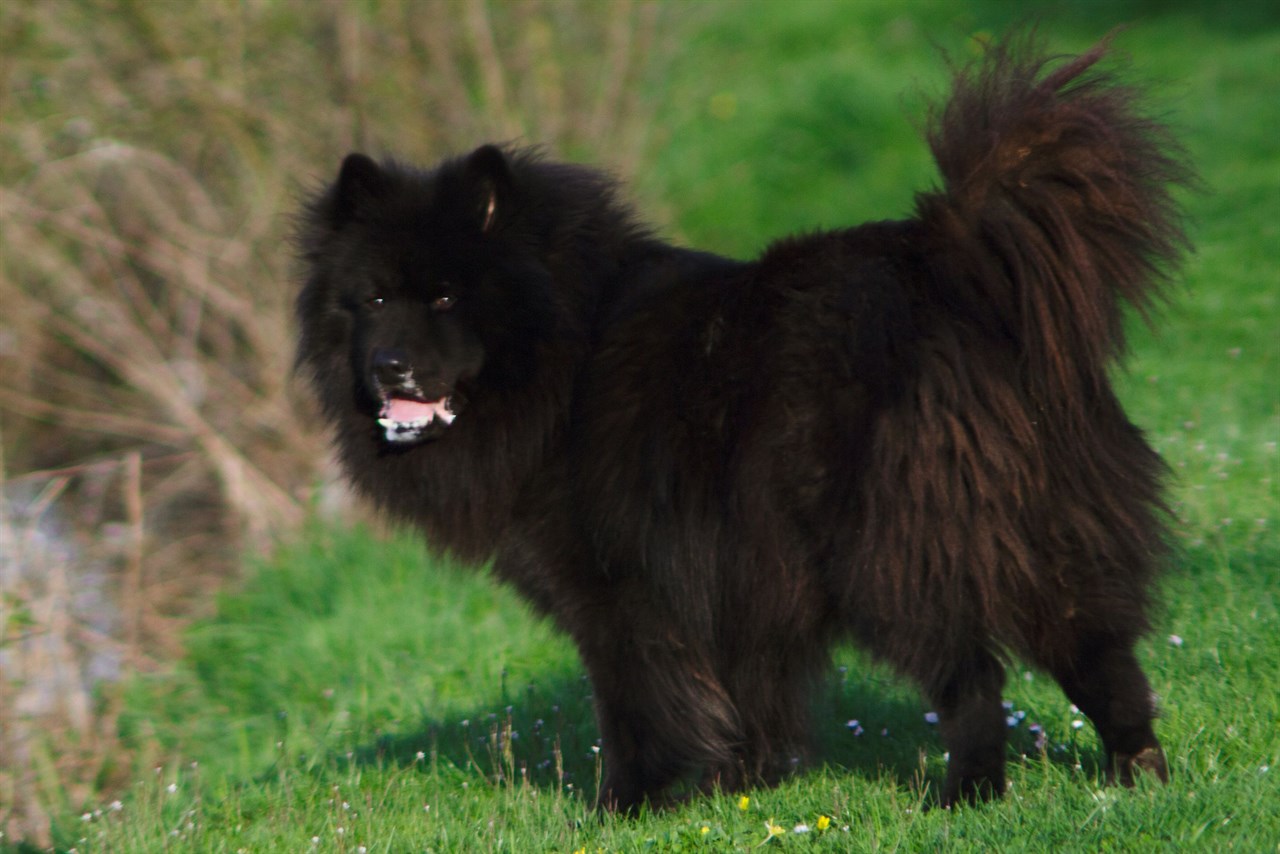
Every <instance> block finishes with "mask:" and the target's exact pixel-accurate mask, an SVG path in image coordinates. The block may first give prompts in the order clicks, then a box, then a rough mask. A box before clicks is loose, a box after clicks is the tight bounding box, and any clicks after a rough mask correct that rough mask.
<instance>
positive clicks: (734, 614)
mask: <svg viewBox="0 0 1280 854" xmlns="http://www.w3.org/2000/svg"><path fill="white" fill-rule="evenodd" d="M1104 53H1105V47H1104V46H1099V47H1097V48H1095V49H1093V50H1092V51H1090V52H1089V53H1087V54H1085V55H1083V56H1080V57H1077V58H1066V59H1060V60H1054V61H1050V60H1047V59H1045V58H1044V57H1043V56H1042V55H1041V54H1040V53H1039V52H1038V50H1037V49H1036V46H1035V45H1034V44H1033V43H1032V41H1031V40H1028V39H1022V40H1013V41H1010V42H1006V43H1002V44H997V45H995V46H992V47H990V48H989V49H988V50H987V51H986V55H985V58H984V59H983V60H981V61H980V62H978V63H976V64H975V65H974V66H972V67H969V68H964V69H960V70H958V71H957V72H956V74H955V80H954V87H953V92H952V95H951V98H950V100H949V101H948V102H947V103H946V105H945V106H944V107H943V108H942V109H941V110H940V111H938V112H937V113H936V114H934V115H933V116H932V117H931V122H930V130H929V134H928V137H929V143H930V145H931V147H932V149H933V153H934V156H935V158H936V159H937V162H938V166H939V168H940V170H941V174H942V179H943V186H942V188H941V189H940V190H937V191H934V192H928V193H924V194H921V195H920V196H919V197H918V198H917V202H916V210H915V216H914V217H913V218H911V219H907V220H903V221H896V222H877V223H872V224H867V225H863V226H860V227H857V228H852V229H847V230H837V231H830V232H824V233H819V234H812V235H808V236H802V237H793V238H789V239H785V240H782V241H779V242H778V243H776V244H774V245H773V246H771V247H769V248H768V250H767V251H766V252H765V253H764V255H763V256H762V257H761V258H760V259H759V260H757V261H752V262H745V263H744V262H737V261H731V260H727V259H723V258H719V257H716V256H713V255H709V254H703V253H698V252H693V251H689V250H685V249H680V248H676V247H672V246H670V245H667V244H666V243H663V242H661V241H660V240H658V239H657V238H656V237H654V236H653V235H652V234H651V233H650V232H649V231H648V230H647V229H646V228H645V227H643V226H642V225H640V224H639V223H638V222H637V221H636V219H635V218H634V217H633V215H632V213H631V212H630V211H629V210H628V209H627V208H626V207H625V206H624V205H623V204H622V203H621V202H619V201H618V199H617V197H616V194H615V190H614V187H613V185H612V184H611V182H610V181H609V180H608V179H607V178H606V177H605V176H603V175H602V174H600V173H599V172H596V171H593V170H591V169H587V168H584V167H580V166H572V165H564V164H558V163H552V162H547V161H546V160H544V159H542V158H540V157H539V156H538V155H536V154H534V153H531V152H530V151H526V150H513V149H500V148H497V147H493V146H485V147H482V148H480V149H478V150H476V151H475V152H474V153H472V154H471V155H469V156H467V157H464V158H460V159H456V160H450V161H447V162H445V163H442V164H440V165H438V166H436V167H435V168H433V169H429V170H418V169H414V168H410V167H407V166H404V165H402V164H399V163H394V162H384V163H381V164H378V163H375V162H374V161H372V160H370V159H369V158H367V157H364V156H362V155H358V154H353V155H350V156H349V157H348V158H347V159H346V160H345V161H344V163H343V166H342V170H341V173H340V175H339V177H338V179H337V181H336V182H335V183H334V184H332V185H331V186H330V187H328V188H327V189H325V190H324V191H323V192H322V193H320V194H318V195H317V197H316V198H314V199H313V200H312V201H311V202H310V203H309V205H308V206H307V208H306V209H305V211H304V215H303V217H302V226H301V228H300V233H299V241H300V245H301V253H302V257H303V260H304V265H305V284H304V286H303V289H302V292H301V295H300V296H299V298H298V318H299V321H300V324H301V342H300V348H299V361H300V365H301V366H302V367H303V369H304V371H305V373H306V374H307V375H308V376H309V377H310V379H311V380H312V383H313V386H314V389H315V391H316V393H317V395H318V397H319V400H320V402H321V404H322V407H323V413H324V416H325V418H326V419H327V420H328V421H329V423H330V424H331V425H332V427H333V428H334V431H335V435H336V440H337V446H338V449H339V451H340V455H341V459H342V462H343V464H344V466H345V469H346V472H347V473H348V474H349V476H350V477H351V479H352V480H353V481H354V483H355V484H356V486H357V487H358V488H359V489H360V490H361V491H362V492H363V493H365V494H366V495H368V496H370V497H371V498H372V499H373V500H374V501H375V502H376V503H377V504H378V505H379V506H380V507H382V508H385V510H387V511H388V512H390V513H391V514H393V515H394V516H395V517H397V518H399V519H401V520H404V521H406V522H409V523H412V524H414V525H417V526H419V527H420V528H421V529H422V530H423V531H424V533H425V535H426V537H427V539H428V541H429V542H430V544H431V545H433V546H435V547H437V548H440V549H443V550H447V551H450V552H452V553H454V554H456V555H457V556H459V557H460V558H462V559H464V560H466V561H471V562H482V561H485V560H488V559H490V558H492V559H493V561H494V564H493V565H494V571H495V572H496V573H497V575H498V576H499V577H501V578H502V579H505V580H506V581H508V582H510V583H511V584H513V585H515V586H516V587H517V588H518V589H519V590H520V591H521V592H522V593H523V594H524V595H525V596H526V597H527V598H528V599H529V600H530V601H531V602H532V603H533V604H534V605H535V606H536V607H537V608H538V609H539V610H540V611H542V612H543V613H545V614H548V615H550V616H551V617H552V618H554V619H555V621H556V622H557V623H558V624H559V625H560V626H561V627H562V628H563V629H564V630H565V631H566V632H568V633H569V634H570V635H572V637H573V638H574V640H575V641H576V642H577V645H578V648H579V650H580V651H581V654H582V659H583V661H584V662H585V664H586V667H587V669H588V670H589V672H590V675H591V678H592V680H593V683H594V691H595V698H596V704H597V714H598V718H599V724H600V729H601V732H602V735H603V737H604V745H605V757H606V777H605V781H604V786H603V790H604V794H603V798H604V804H605V805H606V806H610V807H614V808H622V809H629V808H633V807H634V806H635V805H637V804H638V803H640V802H642V801H643V800H644V799H646V798H656V797H657V796H658V795H660V794H661V793H662V792H663V790H664V789H665V788H666V787H668V786H669V785H671V784H672V783H674V782H676V781H679V780H690V779H692V780H696V781H698V782H700V784H701V785H702V786H703V787H706V788H714V787H721V788H724V789H734V788H739V787H742V786H746V785H749V784H752V783H755V782H761V781H763V782H768V781H772V780H775V779H777V777H778V776H779V774H781V773H782V772H783V771H784V769H786V768H787V767H788V765H789V759H790V758H791V757H792V756H794V755H796V754H797V753H798V752H799V751H801V750H802V749H803V742H804V732H805V709H806V705H807V697H808V694H809V690H810V688H811V686H812V684H813V683H814V682H815V680H817V679H818V677H819V675H820V674H821V673H822V672H823V670H824V667H825V666H826V662H827V654H828V653H827V651H828V648H829V646H830V645H831V644H832V642H833V641H834V640H836V639H838V638H840V637H851V638H853V639H854V640H856V641H857V642H858V643H860V644H861V645H862V646H864V647H865V648H867V649H868V650H870V651H871V652H872V653H874V654H875V655H876V656H877V657H878V658H879V659H881V660H883V661H886V662H888V663H889V664H890V665H892V666H893V667H894V668H896V669H897V670H898V671H900V672H901V673H903V674H904V675H906V676H908V677H910V678H911V679H913V680H914V681H915V682H917V683H918V684H919V685H920V687H921V688H922V690H923V691H924V693H925V695H926V696H927V697H928V698H929V701H930V702H931V703H932V704H933V705H934V707H935V708H936V709H937V710H938V713H939V716H940V719H941V733H942V739H943V742H944V744H945V746H946V748H947V749H948V750H949V751H950V754H951V759H950V765H949V769H948V773H947V778H946V782H945V784H944V786H943V789H942V793H941V802H942V803H943V804H947V805H949V804H952V803H955V802H957V801H961V800H974V799H978V798H982V797H987V796H992V795H999V794H1000V793H1001V791H1002V790H1003V788H1004V760H1005V722H1004V714H1003V710H1002V708H1001V686H1002V685H1003V682H1004V678H1005V661H1006V656H1009V655H1016V656H1019V657H1021V658H1023V659H1025V660H1026V661H1028V662H1031V663H1033V664H1034V665H1036V666H1038V667H1041V668H1043V669H1044V670H1046V671H1048V672H1049V673H1051V674H1052V675H1053V676H1054V678H1056V679H1057V680H1058V681H1059V682H1060V683H1061V685H1062V687H1063V689H1064V690H1065V691H1066V693H1067V696H1068V697H1070V698H1071V700H1072V702H1074V703H1075V704H1076V705H1078V706H1079V707H1080V709H1081V710H1083V711H1084V712H1085V714H1087V715H1088V716H1089V717H1090V718H1091V719H1092V721H1093V723H1094V724H1095V726H1096V727H1097V729H1098V732H1099V733H1100V735H1101V739H1102V742H1103V744H1104V746H1105V748H1106V751H1107V754H1108V767H1109V768H1110V771H1111V774H1112V775H1113V776H1114V777H1115V778H1118V779H1119V781H1120V782H1123V783H1126V784H1128V783H1131V781H1132V779H1133V774H1134V772H1135V770H1137V769H1146V770H1148V771H1151V772H1153V773H1154V774H1155V775H1156V776H1158V777H1159V778H1161V779H1165V778H1166V776H1167V768H1166V762H1165V758H1164V755H1163V753H1162V751H1161V748H1160V744H1159V742H1158V741H1157V739H1156V736H1155V733H1154V732H1153V729H1152V719H1153V717H1154V714H1155V710H1154V705H1153V699H1152V695H1151V691H1150V688H1149V687H1148V683H1147V680H1146V678H1145V676H1144V675H1143V673H1142V671H1141V669H1140V668H1139V665H1138V662H1137V660H1136V658H1135V656H1134V644H1135V641H1136V639H1137V638H1138V637H1139V636H1140V635H1141V634H1142V633H1143V632H1144V631H1145V630H1146V629H1147V628H1148V618H1147V613H1148V610H1149V597H1150V589H1151V586H1152V582H1153V579H1154V576H1155V575H1156V573H1157V570H1158V567H1159V565H1160V562H1161V558H1162V556H1163V554H1164V552H1165V529H1164V521H1163V515H1164V514H1163V510H1162V505H1161V498H1160V480H1161V476H1162V472H1163V468H1162V464H1161V461H1160V460H1159V458H1158V457H1157V456H1156V454H1155V452H1153V451H1152V449H1151V447H1150V446H1149V445H1148V443H1147V442H1146V441H1145V440H1144V438H1143V435H1142V433H1141V432H1140V431H1139V430H1138V428H1137V427H1135V426H1134V425H1133V424H1132V423H1130V421H1129V420H1128V418H1127V417H1126V416H1125V414H1124V412H1123V410H1122V409H1121V406H1120V403H1119V402H1118V401H1117V400H1116V397H1115V395H1114V393H1113V391H1112V388H1111V383H1110V382H1109V379H1108V366H1109V364H1110V363H1111V362H1112V361H1113V359H1114V358H1115V357H1116V356H1117V355H1118V354H1119V353H1120V352H1121V351H1122V349H1123V334H1122V330H1123V323H1122V317H1121V307H1122V302H1128V303H1131V304H1134V305H1137V306H1139V307H1146V306H1148V305H1149V304H1150V303H1151V302H1152V300H1153V298H1154V296H1155V295H1156V293H1157V289H1158V285H1159V284H1160V282H1161V281H1162V280H1163V279H1164V278H1165V276H1166V274H1167V272H1168V271H1169V269H1170V268H1171V266H1172V264H1173V263H1174V262H1176V260H1177V257H1178V255H1179V254H1180V250H1181V249H1182V245H1183V243H1184V239H1183V235H1182V232H1181V230H1180V227H1179V215H1178V214H1179V212H1178V210H1177V208H1176V206H1175V204H1174V202H1173V201H1172V199H1171V197H1170V194H1169V188H1170V186H1172V185H1176V184H1178V183H1180V182H1185V181H1186V180H1187V179H1188V177H1189V176H1188V172H1187V170H1186V169H1185V167H1184V166H1183V165H1182V162H1181V159H1180V157H1179V149H1178V148H1177V146H1176V145H1174V144H1173V143H1172V142H1171V140H1170V139H1169V138H1168V135H1167V133H1166V131H1165V129H1164V128H1163V127H1162V126H1160V125H1159V124H1157V123H1155V122H1153V121H1152V120H1150V119H1149V118H1148V117H1146V115H1145V114H1144V113H1143V112H1142V110H1141V109H1140V108H1139V107H1138V106H1137V105H1136V103H1135V98H1136V94H1135V92H1134V91H1133V90H1131V89H1130V88H1127V87H1126V86H1124V85H1121V84H1120V83H1118V82H1117V81H1115V80H1114V79H1113V78H1112V77H1111V76H1110V75H1108V74H1106V73H1103V72H1100V71H1099V70H1097V68H1096V67H1095V63H1096V62H1097V61H1098V60H1099V59H1100V58H1101V57H1102V56H1103V54H1104ZM415 406H416V407H417V408H416V409H415V408H413V407H415ZM410 412H416V413H418V414H421V413H423V412H426V413H427V414H426V415H425V416H422V419H421V420H419V421H417V422H414V423H409V422H410V421H412V419H411V418H410V416H409V415H402V414H400V413H410ZM433 413H434V414H433ZM380 417H381V418H384V419H385V420H386V424H380V423H379V421H378V419H379V418H380ZM449 422H451V423H449ZM691 775H692V776H691Z"/></svg>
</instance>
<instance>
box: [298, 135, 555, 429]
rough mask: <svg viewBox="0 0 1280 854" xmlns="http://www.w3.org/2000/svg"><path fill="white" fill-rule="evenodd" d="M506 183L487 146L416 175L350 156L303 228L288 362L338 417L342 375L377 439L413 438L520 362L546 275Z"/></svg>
mask: <svg viewBox="0 0 1280 854" xmlns="http://www.w3.org/2000/svg"><path fill="white" fill-rule="evenodd" d="M512 194H513V178H512V175H511V171H510V168H509V162H508V159H507V156H506V155H505V154H504V153H503V152H502V151H501V150H500V149H497V148H495V147H493V146H485V147H482V148H480V149H477V150H476V151H475V152H473V153H472V154H471V155H470V156H468V157H466V158H463V159H461V160H456V161H449V162H446V163H445V164H443V165H441V166H440V167H438V168H436V169H434V170H431V171H426V172H424V171H418V170H413V169H410V168H408V167H404V166H401V165H399V164H396V163H393V162H388V163H382V164H379V163H376V162H374V161H373V160H371V159H370V158H368V157H366V156H364V155H362V154H351V155H348V156H347V158H346V159H345V160H344V161H343V164H342V168H341V171H340V172H339V175H338V179H337V181H336V182H334V184H333V185H332V186H330V187H329V188H328V189H327V190H326V191H325V192H324V194H323V195H321V196H320V197H319V198H318V199H317V200H316V201H315V202H314V203H313V204H312V205H311V207H310V208H309V210H308V211H307V213H306V215H305V221H304V223H303V228H302V230H301V243H302V251H303V256H304V261H305V262H306V263H307V264H308V268H309V269H308V274H309V275H308V279H307V282H306V285H305V286H304V288H303V292H302V293H301V295H300V296H299V299H298V316H299V321H300V325H301V328H302V335H301V343H300V345H299V361H300V363H301V364H303V365H305V366H306V367H307V368H309V370H310V372H311V373H312V375H313V379H314V380H315V383H316V385H317V388H318V389H319V391H320V394H321V397H322V399H323V400H324V405H325V407H326V410H327V411H328V413H329V414H330V416H331V417H334V418H345V417H348V415H349V410H350V406H351V400H350V397H349V394H350V391H348V392H346V394H347V395H348V396H347V397H346V399H345V400H340V399H338V395H339V394H340V392H339V391H337V390H336V386H337V385H339V384H341V383H339V380H338V377H339V376H343V375H348V376H349V380H350V382H349V383H347V384H346V385H347V388H348V389H350V388H351V387H352V386H354V388H355V390H356V407H357V409H358V410H359V411H360V412H361V413H363V417H366V418H369V419H371V421H370V423H371V429H376V431H377V433H378V435H379V437H380V440H381V441H382V442H383V443H385V444H386V445H388V446H393V447H400V448H404V447H411V446H414V445H416V444H419V443H421V442H425V441H428V440H432V439H437V438H440V437H442V436H444V435H446V434H447V433H448V432H449V431H450V430H451V429H456V428H454V427H453V424H454V422H455V419H457V418H458V417H459V416H460V415H462V413H463V412H464V411H465V410H466V409H467V408H468V405H469V401H470V399H471V398H472V397H474V396H475V394H476V393H477V390H478V389H481V388H485V387H488V388H501V387H503V386H509V385H510V384H511V383H512V382H513V381H514V380H515V378H516V377H517V375H519V374H520V373H521V371H527V370H528V369H527V368H526V367H522V365H524V364H526V363H527V362H529V361H530V359H529V358H528V357H529V356H530V355H531V353H530V351H531V347H532V345H531V343H530V340H531V339H532V338H533V337H536V335H537V334H538V333H537V331H536V327H537V326H538V323H537V320H538V318H540V317H542V316H544V315H545V314H546V311H545V309H543V308H541V307H540V302H541V301H545V297H539V294H544V293H545V292H546V291H547V287H546V286H545V280H546V278H547V274H546V272H545V270H544V269H543V268H542V266H541V264H540V263H539V262H538V261H537V258H536V256H534V255H532V254H531V253H530V252H529V250H528V246H529V242H530V241H528V240H527V239H524V238H522V237H521V233H520V229H519V228H518V223H517V222H516V220H515V218H514V217H513V216H511V215H510V210H511V209H512V208H513V207H515V205H514V200H513V197H512Z"/></svg>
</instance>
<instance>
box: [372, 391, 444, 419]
mask: <svg viewBox="0 0 1280 854" xmlns="http://www.w3.org/2000/svg"><path fill="white" fill-rule="evenodd" d="M439 409H440V401H438V400H433V401H431V402H430V403H423V402H422V401H420V400H407V399H405V398H403V397H393V398H391V399H390V400H388V401H387V405H386V408H385V409H383V410H382V417H383V418H388V419H390V420H392V421H399V422H401V423H410V422H413V421H418V420H421V419H425V418H430V417H431V416H433V415H435V413H436V412H438V411H439Z"/></svg>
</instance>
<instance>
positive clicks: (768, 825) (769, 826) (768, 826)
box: [764, 819, 787, 842]
mask: <svg viewBox="0 0 1280 854" xmlns="http://www.w3.org/2000/svg"><path fill="white" fill-rule="evenodd" d="M764 829H765V830H767V831H769V835H768V836H766V837H765V838H764V841H765V842H768V841H769V840H770V839H773V837H775V836H781V835H782V834H784V833H786V832H787V829H786V828H785V827H783V826H782V825H780V824H774V822H773V819H769V820H768V821H766V822H765V823H764Z"/></svg>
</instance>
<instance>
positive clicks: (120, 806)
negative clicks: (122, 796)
mask: <svg viewBox="0 0 1280 854" xmlns="http://www.w3.org/2000/svg"><path fill="white" fill-rule="evenodd" d="M122 809H124V804H122V803H120V801H112V802H111V811H112V812H120V810H122Z"/></svg>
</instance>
